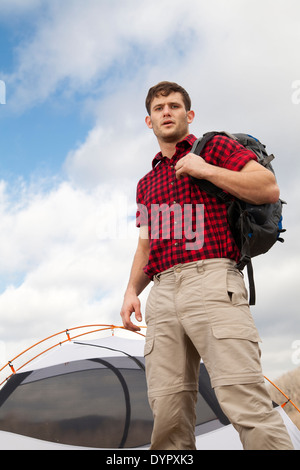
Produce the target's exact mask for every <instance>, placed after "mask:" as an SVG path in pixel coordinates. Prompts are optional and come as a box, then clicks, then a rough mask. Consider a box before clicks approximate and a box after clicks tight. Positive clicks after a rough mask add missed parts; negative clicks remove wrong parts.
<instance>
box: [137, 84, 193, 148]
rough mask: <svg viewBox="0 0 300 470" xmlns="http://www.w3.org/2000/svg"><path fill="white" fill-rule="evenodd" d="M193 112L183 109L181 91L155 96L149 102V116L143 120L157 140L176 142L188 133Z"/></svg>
mask: <svg viewBox="0 0 300 470" xmlns="http://www.w3.org/2000/svg"><path fill="white" fill-rule="evenodd" d="M193 119H194V112H193V111H187V110H186V109H185V105H184V101H183V98H182V95H181V93H178V92H176V93H170V94H169V95H168V96H162V95H159V96H156V97H155V98H154V99H153V101H152V103H151V112H150V116H147V117H146V119H145V121H146V124H147V126H148V127H149V129H153V132H154V134H155V135H156V137H157V139H158V141H159V142H165V143H177V142H179V141H180V140H182V139H183V138H184V137H186V136H187V135H188V134H189V124H191V122H192V121H193Z"/></svg>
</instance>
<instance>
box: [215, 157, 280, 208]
mask: <svg viewBox="0 0 300 470" xmlns="http://www.w3.org/2000/svg"><path fill="white" fill-rule="evenodd" d="M253 163H255V162H253ZM250 165H251V166H250ZM250 165H249V166H248V167H247V168H246V170H245V171H243V170H241V171H239V172H236V171H230V170H227V169H226V168H220V167H214V168H213V171H212V173H211V175H210V177H209V181H211V182H212V183H214V184H215V185H216V186H219V187H221V188H222V189H223V190H224V191H227V192H229V193H230V194H232V195H233V196H235V197H238V198H239V199H242V200H244V201H246V202H250V203H252V204H266V203H272V202H276V201H277V200H278V198H279V188H278V186H277V183H276V180H275V177H274V175H273V173H271V171H269V170H266V169H264V168H262V167H261V168H260V167H257V166H255V165H253V164H252V163H251V162H250ZM249 168H251V169H250V171H249Z"/></svg>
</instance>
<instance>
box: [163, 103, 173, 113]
mask: <svg viewBox="0 0 300 470" xmlns="http://www.w3.org/2000/svg"><path fill="white" fill-rule="evenodd" d="M170 111H171V110H170V107H169V105H167V104H166V105H165V106H164V109H163V114H164V116H168V115H170Z"/></svg>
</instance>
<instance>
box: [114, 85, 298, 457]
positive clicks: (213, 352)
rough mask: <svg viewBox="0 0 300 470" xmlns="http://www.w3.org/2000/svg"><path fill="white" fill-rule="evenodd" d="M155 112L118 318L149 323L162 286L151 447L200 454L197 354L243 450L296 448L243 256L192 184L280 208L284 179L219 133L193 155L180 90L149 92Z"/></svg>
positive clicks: (154, 328) (187, 107)
mask: <svg viewBox="0 0 300 470" xmlns="http://www.w3.org/2000/svg"><path fill="white" fill-rule="evenodd" d="M146 107H147V111H148V116H147V117H146V124H147V126H148V128H149V129H152V130H153V132H154V134H155V136H156V138H157V141H158V144H159V147H160V152H159V153H158V154H157V155H156V157H155V158H154V160H153V168H152V170H151V171H150V172H149V173H148V174H147V175H146V176H144V178H142V179H141V180H140V181H139V183H138V187H137V203H138V209H139V211H138V218H137V224H138V226H140V237H139V242H138V246H137V250H136V253H135V256H134V260H133V265H132V269H131V274H130V279H129V283H128V287H127V290H126V292H125V296H124V303H123V306H122V310H121V316H122V319H123V324H124V326H125V327H126V328H127V329H130V330H133V331H137V330H139V329H140V328H139V327H138V326H137V325H135V324H134V323H133V322H132V321H131V314H132V313H133V312H134V313H135V317H136V320H137V321H141V320H142V315H141V307H140V301H139V298H138V296H139V294H140V293H141V292H142V291H143V290H144V288H145V287H146V286H147V285H148V284H149V282H150V281H151V280H153V281H154V284H153V286H152V288H151V291H150V294H149V297H148V300H147V305H146V312H145V319H146V323H147V335H146V344H145V361H146V377H147V384H148V396H149V403H150V406H151V408H152V411H153V416H154V427H153V433H152V440H151V449H152V450H154V449H165V450H172V449H173V450H174V449H177V450H178V449H195V437H194V428H195V403H196V400H197V388H198V373H199V363H200V358H202V359H203V361H204V363H205V365H206V367H207V370H208V372H209V374H210V378H211V382H212V386H213V387H214V390H215V392H216V395H217V398H218V400H219V403H220V405H221V407H222V408H223V411H224V412H225V414H226V415H227V417H228V418H229V420H230V421H231V422H232V424H233V425H234V426H235V428H236V429H237V430H238V432H239V434H240V438H241V441H242V443H243V446H244V449H292V444H291V441H290V438H289V436H288V434H287V431H286V429H285V427H284V425H283V423H282V420H281V418H280V416H279V414H278V413H277V411H275V410H274V409H273V407H272V403H271V400H270V398H269V396H268V394H267V392H266V389H265V385H264V379H263V374H262V371H261V365H260V350H259V346H258V342H259V341H260V339H259V336H258V333H257V330H256V327H255V325H254V322H253V319H252V317H251V314H250V310H249V305H248V301H247V292H246V289H245V285H244V281H243V277H242V274H241V273H240V272H239V271H238V270H237V269H236V268H235V264H236V261H237V260H238V257H239V251H238V248H237V246H236V244H235V242H234V239H233V237H232V234H231V232H230V229H229V226H228V222H227V217H226V207H225V205H224V204H222V203H219V202H218V201H217V200H216V199H215V198H213V197H210V196H208V195H207V194H206V193H205V192H201V190H200V189H199V188H198V186H197V185H194V184H193V183H192V182H191V179H190V176H194V177H197V178H204V179H207V180H208V181H211V182H212V183H214V184H215V185H217V186H219V187H221V188H222V189H223V190H225V191H227V192H228V193H230V194H231V195H233V196H237V197H239V198H241V199H243V200H245V201H248V202H251V203H254V204H263V203H269V202H275V201H276V200H278V197H279V189H278V186H277V184H276V181H275V178H274V176H273V174H272V173H271V172H270V171H268V170H266V169H264V168H263V167H262V166H261V165H260V164H259V163H258V162H257V161H256V159H255V156H254V154H253V153H252V152H249V151H247V150H245V149H244V147H242V146H241V145H239V144H238V143H236V142H235V141H232V139H228V138H227V137H224V136H217V137H214V138H213V139H212V140H211V141H210V142H209V143H208V144H207V146H206V147H205V149H204V151H203V154H202V155H203V157H199V156H197V155H194V154H191V153H190V150H191V147H192V144H193V142H194V141H195V139H196V137H195V136H193V135H191V134H190V133H189V125H190V124H191V123H192V122H193V119H194V112H193V111H192V110H191V102H190V97H189V95H188V93H187V92H186V91H185V90H184V89H183V88H182V87H180V86H179V85H177V84H176V83H170V82H161V83H159V84H158V85H156V86H154V87H152V88H150V90H149V92H148V96H147V99H146ZM186 212H188V213H189V216H186ZM199 218H200V219H199ZM199 220H201V221H202V222H201V223H199ZM187 225H188V226H187ZM178 227H179V231H178ZM166 229H168V230H166Z"/></svg>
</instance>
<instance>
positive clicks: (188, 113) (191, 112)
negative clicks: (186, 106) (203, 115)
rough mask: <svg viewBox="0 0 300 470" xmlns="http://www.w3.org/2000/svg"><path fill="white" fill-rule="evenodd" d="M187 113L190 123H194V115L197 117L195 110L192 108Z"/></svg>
mask: <svg viewBox="0 0 300 470" xmlns="http://www.w3.org/2000/svg"><path fill="white" fill-rule="evenodd" d="M186 115H187V122H188V124H192V122H193V120H194V117H195V112H194V111H192V110H191V111H188V112H187V113H186Z"/></svg>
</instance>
